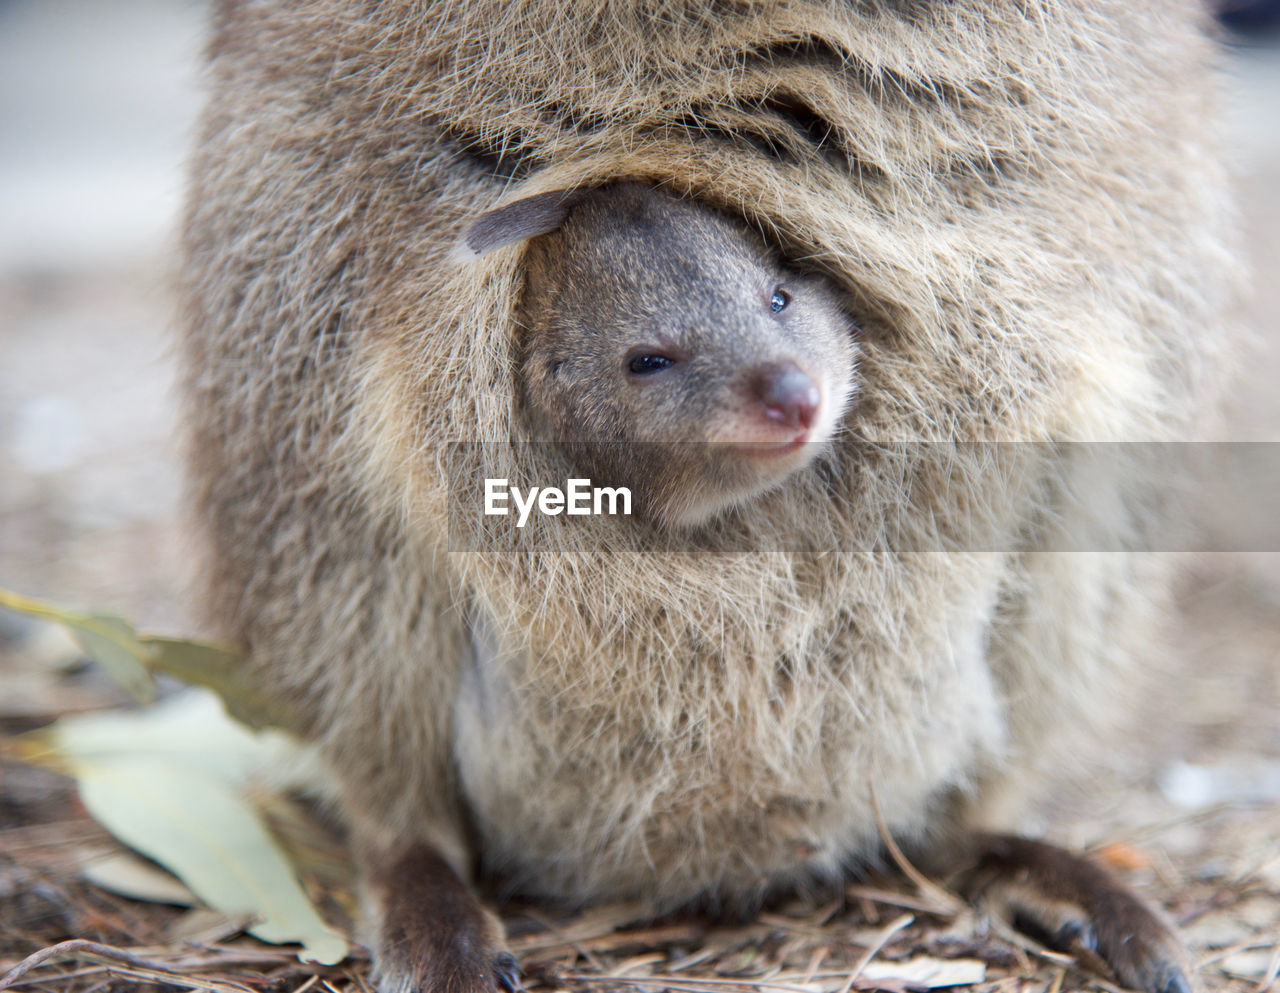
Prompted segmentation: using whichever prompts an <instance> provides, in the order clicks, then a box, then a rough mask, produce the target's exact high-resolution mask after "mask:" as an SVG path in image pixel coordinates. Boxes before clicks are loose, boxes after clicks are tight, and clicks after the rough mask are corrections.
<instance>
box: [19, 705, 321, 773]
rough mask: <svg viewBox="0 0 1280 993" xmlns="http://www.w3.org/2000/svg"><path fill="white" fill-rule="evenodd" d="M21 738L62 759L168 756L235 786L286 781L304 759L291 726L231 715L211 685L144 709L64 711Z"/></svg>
mask: <svg viewBox="0 0 1280 993" xmlns="http://www.w3.org/2000/svg"><path fill="white" fill-rule="evenodd" d="M23 738H24V739H28V740H30V741H33V742H38V743H39V744H40V745H43V747H44V748H45V749H47V750H48V751H49V752H51V753H53V755H54V757H55V758H61V759H62V760H63V761H75V760H91V761H114V760H116V759H120V758H131V757H138V756H142V757H146V756H153V757H163V758H165V759H167V760H168V761H170V762H171V763H173V764H174V765H180V766H182V767H184V768H190V769H192V770H193V771H198V772H202V773H204V774H208V775H213V776H217V777H218V778H219V779H221V780H222V781H223V782H224V783H227V784H230V785H233V786H240V785H243V784H244V782H245V781H246V780H247V779H248V778H249V777H250V776H254V775H258V776H263V775H265V776H268V777H270V778H273V779H275V780H277V781H280V780H282V779H284V778H286V774H287V773H288V772H289V771H290V770H291V769H292V768H293V767H295V766H297V765H299V764H300V763H301V762H302V759H301V756H300V749H299V746H298V745H297V744H296V743H295V742H294V741H293V740H292V739H291V738H289V737H288V736H287V735H286V734H284V733H282V732H279V731H265V732H255V731H252V730H250V729H249V728H247V727H245V726H244V725H243V724H240V723H239V722H237V721H235V720H233V719H231V718H230V717H228V716H227V714H226V712H225V711H224V710H223V708H222V705H221V703H220V702H219V700H218V698H217V697H216V696H214V695H213V693H211V692H209V691H208V690H189V691H186V692H183V693H180V694H178V695H177V696H174V697H171V698H169V699H168V700H165V701H163V702H161V703H158V704H156V705H155V706H153V707H150V708H148V709H147V710H143V711H101V712H98V713H93V714H77V715H75V716H72V717H64V718H62V719H61V720H59V721H58V722H57V723H55V724H52V725H50V726H48V727H46V728H41V729H40V730H39V731H33V732H31V733H30V734H27V735H24V736H23ZM31 752H32V750H29V751H28V754H29V755H30V754H31ZM35 757H37V758H38V756H35Z"/></svg>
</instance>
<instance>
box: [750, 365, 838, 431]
mask: <svg viewBox="0 0 1280 993" xmlns="http://www.w3.org/2000/svg"><path fill="white" fill-rule="evenodd" d="M755 388H756V396H758V397H759V398H760V402H761V403H762V404H764V415H765V417H766V418H768V419H769V420H770V421H773V422H775V423H777V424H781V425H783V426H784V427H789V428H806V429H807V428H811V427H813V421H814V418H815V417H817V416H818V405H819V404H820V403H821V402H822V393H821V391H819V389H818V385H817V384H816V383H815V382H814V381H813V379H812V378H811V377H810V376H809V374H808V373H807V372H805V371H804V370H803V369H801V368H800V367H799V366H798V365H796V364H795V363H794V362H778V363H773V364H770V365H766V366H762V367H761V368H760V369H758V370H757V371H756V376H755Z"/></svg>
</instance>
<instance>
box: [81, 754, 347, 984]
mask: <svg viewBox="0 0 1280 993" xmlns="http://www.w3.org/2000/svg"><path fill="white" fill-rule="evenodd" d="M72 771H73V773H74V775H75V776H76V779H77V780H78V782H79V786H80V796H81V799H82V800H83V801H84V804H85V806H86V807H87V808H88V810H89V812H90V813H92V814H93V816H94V817H95V818H96V819H97V820H98V821H99V822H100V823H102V824H103V826H105V827H106V828H107V829H108V830H109V831H110V832H111V833H112V834H114V835H115V836H116V837H117V838H119V839H120V840H121V841H123V842H124V843H125V844H127V845H129V846H130V847H132V848H134V849H136V850H137V851H139V852H142V853H143V854H144V855H147V856H149V857H150V858H152V859H154V860H155V861H157V862H159V863H160V864H162V865H164V866H165V867H166V868H168V869H169V870H171V871H172V872H173V873H174V874H175V875H177V876H178V877H179V878H180V879H181V880H182V881H183V882H184V883H186V884H187V886H188V887H190V889H191V891H192V892H193V893H195V894H196V895H197V896H198V897H199V898H200V899H201V900H202V901H203V902H205V903H206V904H208V905H209V906H210V907H212V908H214V909H215V910H220V911H223V912H226V913H240V912H244V913H253V914H256V915H258V917H259V919H260V923H257V924H255V925H254V926H253V927H251V928H250V929H249V930H250V932H251V933H252V934H254V935H256V936H257V937H259V938H261V939H263V940H264V941H270V942H275V943H283V942H298V943H300V944H301V945H302V946H303V948H302V951H301V953H300V957H301V958H305V959H309V960H313V961H316V962H321V963H325V964H332V963H335V962H338V961H341V959H342V958H343V957H344V956H345V955H346V953H347V945H346V942H345V940H344V939H343V938H342V937H341V936H340V935H338V934H336V933H335V932H333V931H331V930H329V928H328V927H326V926H325V924H324V922H323V921H322V920H321V919H320V917H319V915H318V914H317V913H316V911H315V908H314V907H313V906H312V904H311V901H310V900H309V899H308V898H307V896H306V894H305V893H304V892H303V891H302V888H301V886H300V885H299V884H298V881H297V879H296V878H295V877H294V874H293V871H292V869H291V868H290V867H289V864H288V861H287V860H286V858H285V856H284V853H283V852H281V850H280V849H279V847H278V846H277V845H276V843H275V841H274V840H273V839H272V838H271V836H270V834H269V833H268V831H267V829H266V827H265V825H264V824H263V823H262V821H261V819H260V818H259V817H258V815H257V813H256V812H255V811H254V809H253V807H252V806H251V805H250V804H249V803H248V801H247V800H246V799H245V798H244V797H243V796H241V795H240V794H238V793H237V792H236V791H235V789H233V788H232V787H231V786H229V785H227V783H226V781H225V780H224V779H222V778H221V777H219V776H218V775H216V774H211V773H209V772H208V771H207V770H201V769H200V768H198V767H186V766H182V765H178V764H175V763H174V762H173V761H171V760H170V759H168V758H161V757H151V756H144V755H134V756H124V755H115V756H112V757H110V758H109V759H99V760H92V759H75V760H73V761H72Z"/></svg>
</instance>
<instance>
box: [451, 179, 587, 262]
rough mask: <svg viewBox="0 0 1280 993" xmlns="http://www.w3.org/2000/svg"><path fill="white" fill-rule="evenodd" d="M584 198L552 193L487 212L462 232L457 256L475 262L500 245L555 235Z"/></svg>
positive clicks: (571, 193)
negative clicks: (571, 211) (539, 236)
mask: <svg viewBox="0 0 1280 993" xmlns="http://www.w3.org/2000/svg"><path fill="white" fill-rule="evenodd" d="M584 195H585V192H584V191H582V190H552V191H551V192H549V193H538V194H535V195H534V196H531V197H525V198H524V199H523V200H517V201H516V202H515V203H509V204H507V205H506V206H505V207H497V208H495V209H494V210H487V211H485V212H484V213H483V214H481V215H480V216H479V217H477V218H476V219H475V220H474V221H472V222H471V224H470V226H469V227H467V229H466V230H465V231H463V233H462V239H461V240H460V241H459V243H458V246H457V249H456V255H457V256H458V257H459V258H461V259H463V260H466V259H474V258H476V257H478V256H480V255H484V254H485V253H486V252H491V251H493V250H494V249H495V248H501V247H502V246H503V245H510V244H512V243H513V242H517V241H524V240H525V239H526V238H532V237H534V236H535V235H539V234H546V233H547V232H548V231H554V230H555V229H556V228H558V227H559V226H560V225H561V224H563V223H564V219H565V217H567V216H568V214H569V211H570V210H572V209H573V208H574V207H575V206H576V205H577V204H578V203H580V202H581V201H582V198H583V196H584Z"/></svg>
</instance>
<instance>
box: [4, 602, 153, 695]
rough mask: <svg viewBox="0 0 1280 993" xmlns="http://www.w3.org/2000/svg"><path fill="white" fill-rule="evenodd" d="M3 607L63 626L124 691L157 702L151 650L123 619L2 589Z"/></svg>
mask: <svg viewBox="0 0 1280 993" xmlns="http://www.w3.org/2000/svg"><path fill="white" fill-rule="evenodd" d="M0 607H8V608H9V609H10V610H16V611H18V612H19V613H23V614H27V615H29V616H31V617H40V618H43V619H45V620H50V621H56V622H57V623H59V624H61V625H63V626H64V627H65V628H66V629H67V630H68V631H70V632H71V635H72V637H74V638H75V639H76V641H77V643H78V644H79V645H80V647H81V648H83V649H84V652H85V654H86V655H88V656H89V657H90V658H91V659H93V660H94V661H95V662H97V663H98V664H99V665H100V666H102V668H103V669H105V670H106V672H107V674H108V675H109V676H110V677H111V678H112V679H114V680H115V681H116V682H117V683H119V684H120V686H121V687H122V688H123V689H124V690H125V692H127V693H128V694H129V695H130V696H132V697H133V698H134V699H135V700H137V701H138V702H139V703H150V702H151V701H152V700H153V699H155V693H156V690H155V683H154V681H153V680H152V678H151V673H150V672H149V671H148V668H147V667H148V663H149V661H150V659H151V649H150V648H148V647H147V645H146V644H145V643H144V642H143V641H142V639H141V638H140V637H139V635H138V632H137V631H135V630H134V628H133V625H131V624H130V623H129V622H128V621H126V620H125V619H124V618H122V617H119V616H117V615H116V614H111V613H106V612H103V611H79V610H68V609H67V608H65V607H59V606H56V605H55V604H51V603H46V602H44V601H42V600H33V599H31V598H30V597H24V596H20V595H18V594H17V593H12V592H10V591H8V590H0Z"/></svg>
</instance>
